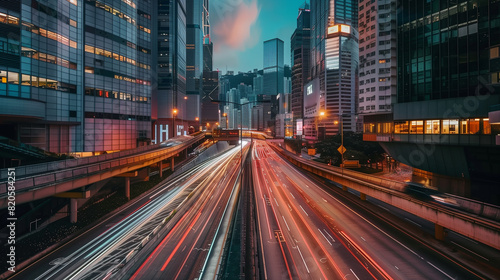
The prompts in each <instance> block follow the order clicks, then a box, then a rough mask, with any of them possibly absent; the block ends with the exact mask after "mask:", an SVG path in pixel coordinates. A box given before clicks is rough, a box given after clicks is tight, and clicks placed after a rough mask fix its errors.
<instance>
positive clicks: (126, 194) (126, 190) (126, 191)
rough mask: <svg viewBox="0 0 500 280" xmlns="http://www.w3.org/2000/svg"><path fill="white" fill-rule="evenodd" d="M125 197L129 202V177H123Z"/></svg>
mask: <svg viewBox="0 0 500 280" xmlns="http://www.w3.org/2000/svg"><path fill="white" fill-rule="evenodd" d="M125 196H126V197H127V199H128V200H130V177H125Z"/></svg>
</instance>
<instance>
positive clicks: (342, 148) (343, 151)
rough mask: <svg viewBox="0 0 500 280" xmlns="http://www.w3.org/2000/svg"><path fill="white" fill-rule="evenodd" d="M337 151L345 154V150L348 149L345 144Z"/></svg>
mask: <svg viewBox="0 0 500 280" xmlns="http://www.w3.org/2000/svg"><path fill="white" fill-rule="evenodd" d="M337 151H339V153H341V154H344V153H345V151H347V150H346V148H345V147H344V146H342V145H340V147H339V148H338V149H337Z"/></svg>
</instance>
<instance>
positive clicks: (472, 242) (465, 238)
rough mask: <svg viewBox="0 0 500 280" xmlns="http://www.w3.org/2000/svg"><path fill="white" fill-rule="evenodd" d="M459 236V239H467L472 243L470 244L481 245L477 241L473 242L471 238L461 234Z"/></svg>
mask: <svg viewBox="0 0 500 280" xmlns="http://www.w3.org/2000/svg"><path fill="white" fill-rule="evenodd" d="M457 235H458V236H459V237H462V238H463V239H465V240H467V241H470V242H472V243H475V244H479V243H477V242H476V241H474V240H472V239H470V238H468V237H465V236H463V235H461V234H457Z"/></svg>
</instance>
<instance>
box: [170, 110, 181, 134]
mask: <svg viewBox="0 0 500 280" xmlns="http://www.w3.org/2000/svg"><path fill="white" fill-rule="evenodd" d="M178 112H179V111H178V110H177V108H174V109H172V138H173V137H175V136H176V135H175V134H176V133H175V117H177V113H178Z"/></svg>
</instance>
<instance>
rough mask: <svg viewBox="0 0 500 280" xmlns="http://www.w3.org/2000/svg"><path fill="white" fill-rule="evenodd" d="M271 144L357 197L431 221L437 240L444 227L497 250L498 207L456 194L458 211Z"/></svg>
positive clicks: (499, 242) (499, 240)
mask: <svg viewBox="0 0 500 280" xmlns="http://www.w3.org/2000/svg"><path fill="white" fill-rule="evenodd" d="M271 147H273V149H274V150H275V151H277V152H278V153H279V154H281V155H282V156H283V157H285V158H286V159H287V160H289V161H290V162H291V163H293V164H294V165H296V166H297V167H299V168H302V169H304V170H306V171H309V172H311V173H314V174H316V175H318V176H321V177H323V178H326V179H328V180H331V181H334V182H337V183H339V184H341V185H342V186H343V188H344V190H347V188H352V189H355V190H357V191H359V192H360V197H361V199H366V196H371V197H373V198H375V199H378V200H380V201H383V202H385V203H388V204H390V205H392V206H395V207H398V208H400V209H402V210H404V211H406V212H409V213H412V214H414V215H416V216H418V217H420V218H423V219H426V220H428V221H430V222H432V223H434V224H435V237H436V238H437V239H444V237H445V234H446V233H445V229H449V230H452V231H454V232H457V233H460V234H462V235H464V236H467V237H469V238H471V239H474V240H476V241H479V242H481V243H484V244H487V245H488V246H491V247H493V248H495V249H498V250H500V222H499V221H500V207H497V206H494V205H489V204H485V203H481V202H477V201H473V200H468V199H459V198H458V197H457V200H458V204H459V205H460V208H461V209H463V210H464V211H461V210H457V209H453V208H449V207H445V206H442V205H439V204H436V203H431V202H427V201H422V200H419V199H416V198H414V197H412V196H410V195H408V194H406V193H404V192H403V190H404V183H403V182H398V181H393V180H388V179H384V178H380V177H377V176H372V175H367V174H363V173H360V172H356V171H352V170H347V169H341V168H338V167H332V166H328V165H325V164H321V163H317V162H314V161H310V160H305V159H303V158H301V157H297V156H296V155H294V154H292V153H289V152H287V151H284V150H282V149H281V148H278V147H276V146H275V145H271ZM465 211H467V212H465ZM471 213H474V214H471Z"/></svg>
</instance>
